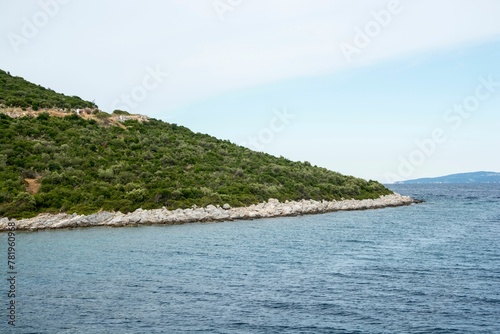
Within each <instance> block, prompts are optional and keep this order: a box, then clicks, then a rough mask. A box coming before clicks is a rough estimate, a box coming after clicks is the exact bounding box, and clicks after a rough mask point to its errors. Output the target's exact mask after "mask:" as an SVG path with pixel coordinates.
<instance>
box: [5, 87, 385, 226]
mask: <svg viewBox="0 0 500 334" xmlns="http://www.w3.org/2000/svg"><path fill="white" fill-rule="evenodd" d="M16 80H17V81H18V83H19V84H22V86H26V87H29V86H30V85H31V84H28V83H23V82H22V81H20V80H21V79H19V78H17V79H16ZM9 87H10V86H9ZM9 87H5V86H4V85H3V83H2V85H1V90H0V92H1V93H0V101H5V100H6V99H8V96H13V95H15V94H14V93H12V92H10V89H11V88H9ZM41 91H42V92H44V94H46V96H45V95H44V99H45V100H47V101H52V100H54V99H55V98H56V97H55V96H59V95H60V94H57V93H53V92H52V91H48V90H44V89H43V88H42V89H41ZM54 94H55V95H54ZM58 98H60V99H62V100H64V99H65V98H66V97H64V95H63V96H62V97H58ZM35 99H37V98H36V96H35ZM76 99H77V98H75V101H77V100H76ZM10 101H12V100H10ZM31 101H33V99H32V100H31ZM37 101H42V98H41V97H40V98H39V100H37ZM12 103H14V102H11V105H10V107H19V106H17V105H15V103H14V104H12ZM86 103H90V102H86ZM22 104H23V108H28V109H29V108H30V106H29V105H28V106H27V105H26V104H24V102H22ZM80 106H81V107H83V106H85V104H82V105H79V107H80ZM93 107H95V106H93ZM31 108H32V107H31ZM106 115H107V114H104V113H103V114H102V117H111V116H109V115H108V116H106ZM59 116H60V117H53V116H50V115H49V114H48V113H45V112H43V113H39V114H38V115H36V116H35V117H34V116H33V115H32V116H31V117H30V116H24V117H18V118H13V117H10V116H8V115H6V114H5V113H0V133H1V137H0V216H4V217H18V218H19V217H29V216H34V215H36V214H38V213H43V212H49V213H57V212H68V213H72V212H76V213H80V214H82V213H83V214H88V213H93V212H97V211H99V210H106V211H117V210H120V211H122V212H124V213H125V212H130V211H133V210H135V209H137V208H143V209H153V208H162V207H163V206H165V207H167V208H168V209H175V208H188V207H191V206H193V205H197V206H206V205H208V204H214V205H223V204H225V203H228V204H230V205H231V206H245V205H250V204H256V203H259V202H262V201H265V200H267V199H268V198H276V199H278V200H281V201H285V200H299V199H315V200H323V199H324V200H332V199H341V198H343V197H345V198H354V199H365V198H377V197H379V196H381V195H386V194H391V193H392V192H391V191H389V190H388V189H387V188H385V187H384V186H383V185H381V184H380V183H378V182H375V181H365V180H362V179H359V178H355V177H352V176H344V175H341V174H339V173H336V172H332V171H329V170H327V169H324V168H319V167H315V166H311V165H310V164H309V163H307V162H293V161H290V160H288V159H285V158H283V157H280V158H278V157H274V156H271V155H268V154H264V153H258V152H254V151H251V150H249V149H247V148H244V147H241V146H238V145H235V144H232V143H230V142H229V141H223V140H218V139H216V138H214V137H212V136H209V135H206V134H200V133H194V132H192V131H190V130H189V129H187V128H185V127H182V126H178V125H176V124H169V123H165V122H162V121H159V120H155V119H148V121H144V122H139V121H137V120H128V119H127V118H125V119H122V121H121V122H120V125H121V126H109V124H102V123H99V122H98V121H97V120H96V119H85V118H82V117H81V116H79V115H77V114H76V113H74V112H71V111H68V114H67V115H62V116H61V115H59Z"/></svg>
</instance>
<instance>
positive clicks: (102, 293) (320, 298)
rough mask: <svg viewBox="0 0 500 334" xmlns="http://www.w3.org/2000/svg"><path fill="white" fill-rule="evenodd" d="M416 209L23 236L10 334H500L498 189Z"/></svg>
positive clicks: (412, 191) (413, 188)
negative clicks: (14, 321) (13, 323)
mask: <svg viewBox="0 0 500 334" xmlns="http://www.w3.org/2000/svg"><path fill="white" fill-rule="evenodd" d="M390 187H391V188H392V189H393V190H395V191H397V192H399V193H402V194H404V195H410V196H412V197H414V198H418V199H423V200H425V201H426V202H425V203H422V204H418V205H412V206H408V207H398V208H387V209H380V210H368V211H351V212H333V213H328V214H321V215H309V216H300V217H287V218H273V219H261V220H254V221H235V222H222V223H196V224H187V225H176V226H145V227H125V228H89V229H75V230H57V231H41V232H33V233H31V232H18V233H17V236H16V238H17V239H16V266H17V268H16V269H17V275H16V298H15V301H16V326H15V327H12V326H10V325H8V323H7V322H8V312H9V311H8V310H7V308H8V305H7V302H8V300H7V298H6V296H7V292H8V291H7V290H8V289H9V288H8V281H7V279H8V275H7V266H6V262H7V235H6V234H5V233H0V239H1V241H0V246H1V248H0V256H2V255H1V254H4V255H3V258H4V260H5V261H4V262H5V264H4V265H2V266H1V268H2V272H1V273H0V275H2V276H3V277H2V280H1V281H2V282H4V283H3V284H1V289H2V296H3V301H4V302H3V304H2V306H3V307H2V309H3V311H0V314H1V313H3V314H4V315H3V316H2V317H0V319H1V323H0V333H50V334H53V333H86V334H88V333H500V247H499V245H500V185H498V184H496V185H495V184H482V185H444V184H440V185H397V186H396V185H395V186H390Z"/></svg>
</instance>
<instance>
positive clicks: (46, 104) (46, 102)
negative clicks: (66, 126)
mask: <svg viewBox="0 0 500 334" xmlns="http://www.w3.org/2000/svg"><path fill="white" fill-rule="evenodd" d="M0 106H4V107H20V108H33V110H38V109H39V108H61V109H76V108H97V106H96V105H95V104H94V103H92V102H88V101H84V100H82V99H81V98H79V97H78V96H66V95H64V94H59V93H56V92H54V91H53V90H51V89H47V88H44V87H42V86H40V85H35V84H33V83H31V82H28V81H26V80H24V79H23V78H21V77H15V76H12V75H10V74H9V73H8V72H5V71H2V70H0Z"/></svg>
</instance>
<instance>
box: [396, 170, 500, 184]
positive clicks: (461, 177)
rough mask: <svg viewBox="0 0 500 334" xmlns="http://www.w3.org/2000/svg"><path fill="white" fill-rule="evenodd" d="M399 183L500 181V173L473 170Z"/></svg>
mask: <svg viewBox="0 0 500 334" xmlns="http://www.w3.org/2000/svg"><path fill="white" fill-rule="evenodd" d="M398 183H403V184H416V183H500V173H495V172H472V173H459V174H451V175H446V176H439V177H429V178H421V179H415V180H407V181H402V182H398Z"/></svg>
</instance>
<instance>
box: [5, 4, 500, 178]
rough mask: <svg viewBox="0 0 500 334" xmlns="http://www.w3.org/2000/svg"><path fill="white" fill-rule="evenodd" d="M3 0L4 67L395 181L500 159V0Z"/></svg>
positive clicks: (60, 88)
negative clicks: (499, 150)
mask: <svg viewBox="0 0 500 334" xmlns="http://www.w3.org/2000/svg"><path fill="white" fill-rule="evenodd" d="M1 7H2V9H3V10H2V14H0V15H1V20H0V31H1V34H2V36H3V38H2V39H1V40H0V50H2V51H3V52H2V56H1V58H0V68H1V69H3V70H5V71H9V72H10V73H11V74H13V75H17V76H21V77H24V78H25V79H26V80H29V81H31V82H34V83H36V84H40V85H42V86H44V87H49V88H51V89H54V90H55V91H57V92H62V93H65V94H67V95H78V96H80V97H82V98H84V99H86V100H90V101H92V100H95V102H96V103H97V105H98V106H99V107H100V109H102V110H104V111H107V112H112V111H113V110H114V109H116V108H118V109H124V110H127V111H129V112H133V113H140V114H145V115H148V116H150V117H155V118H158V119H162V120H164V121H167V122H171V123H177V124H181V125H184V126H186V127H188V128H190V129H192V130H193V131H197V132H203V133H208V134H211V135H213V136H216V137H218V138H221V139H228V140H231V141H232V142H235V143H238V144H242V145H244V146H247V147H250V148H252V149H255V150H259V151H264V152H267V153H271V154H273V155H277V156H280V155H282V156H285V157H287V158H289V159H292V160H302V161H303V160H307V161H309V162H311V163H312V164H314V165H318V166H322V167H326V168H328V169H331V170H335V171H339V172H341V173H343V174H349V175H354V176H359V177H363V178H366V179H375V180H378V181H381V182H389V181H399V180H408V179H416V178H421V177H435V176H442V175H449V174H454V173H462V172H472V171H496V172H498V171H500V157H499V156H498V155H495V154H492V151H493V149H494V147H498V145H499V144H500V133H499V132H498V126H499V125H500V122H499V121H500V115H499V113H498V110H499V107H500V64H499V62H498V59H500V57H499V56H500V23H499V21H498V16H499V14H500V2H498V1H494V0H479V1H474V2H471V1H465V0H459V1H452V0H443V1H439V2H438V3H436V2H432V1H429V0H422V1H418V2H417V1H410V0H408V1H379V0H376V1H375V0H374V1H370V2H369V3H368V2H367V1H361V0H357V1H335V2H326V1H313V2H311V1H305V0H295V1H285V0H276V1H273V2H272V3H268V2H265V1H262V0H255V1H245V0H240V1H235V0H232V1H229V0H207V1H199V2H194V1H181V0H171V1H168V2H162V1H159V0H150V1H148V2H146V3H144V2H142V3H139V2H135V1H131V0H124V1H122V2H120V4H119V5H118V4H117V3H116V2H112V1H109V0H105V1H100V2H99V3H94V2H83V1H71V0H64V1H62V0H40V1H37V2H3V3H2V6H1ZM495 111H497V112H495Z"/></svg>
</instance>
